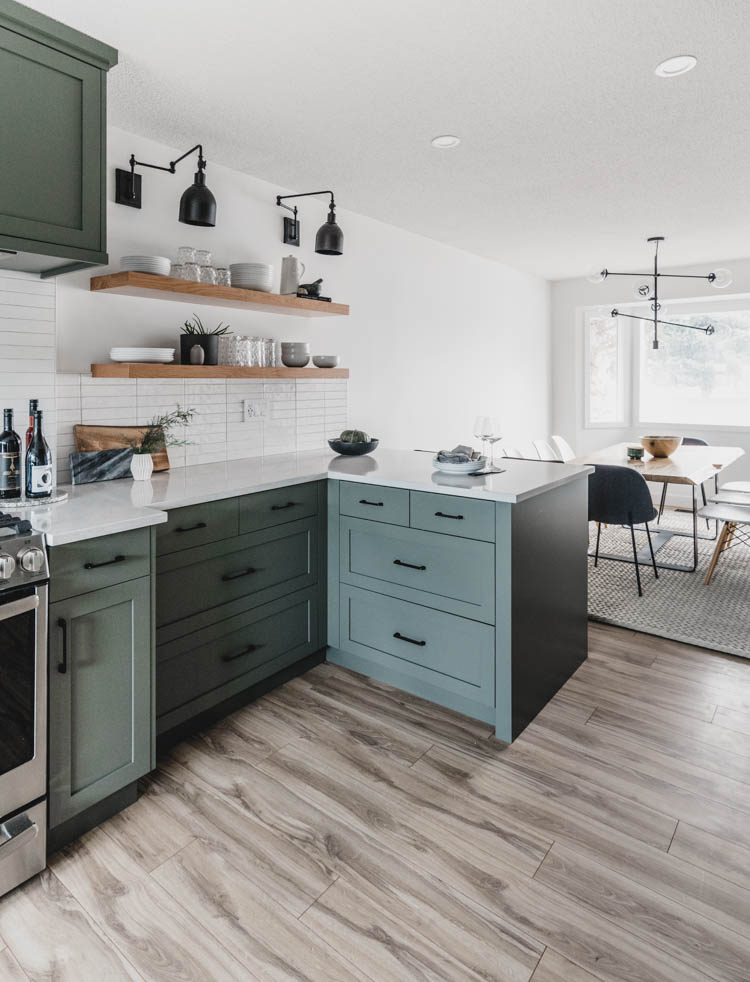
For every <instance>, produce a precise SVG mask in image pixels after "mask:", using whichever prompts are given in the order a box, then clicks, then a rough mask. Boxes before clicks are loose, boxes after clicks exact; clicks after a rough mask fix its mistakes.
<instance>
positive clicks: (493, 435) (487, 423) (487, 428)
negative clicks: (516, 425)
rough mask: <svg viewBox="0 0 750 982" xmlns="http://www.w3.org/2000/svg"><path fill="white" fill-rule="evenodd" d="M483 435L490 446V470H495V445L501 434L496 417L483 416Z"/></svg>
mask: <svg viewBox="0 0 750 982" xmlns="http://www.w3.org/2000/svg"><path fill="white" fill-rule="evenodd" d="M484 434H485V439H486V440H487V442H488V443H489V445H490V469H491V470H493V471H494V470H496V467H495V444H496V443H497V442H498V440H502V438H503V437H502V433H501V432H500V420H499V419H498V418H497V416H485V417H484Z"/></svg>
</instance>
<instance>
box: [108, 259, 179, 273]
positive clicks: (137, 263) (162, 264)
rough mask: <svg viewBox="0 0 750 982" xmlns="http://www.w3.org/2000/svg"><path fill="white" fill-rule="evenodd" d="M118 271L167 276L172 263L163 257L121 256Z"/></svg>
mask: <svg viewBox="0 0 750 982" xmlns="http://www.w3.org/2000/svg"><path fill="white" fill-rule="evenodd" d="M120 269H121V270H123V271H128V272H131V273H154V274H156V276H169V273H170V270H171V269H172V263H171V262H170V261H169V260H168V259H167V258H166V257H164V256H123V257H122V259H121V260H120Z"/></svg>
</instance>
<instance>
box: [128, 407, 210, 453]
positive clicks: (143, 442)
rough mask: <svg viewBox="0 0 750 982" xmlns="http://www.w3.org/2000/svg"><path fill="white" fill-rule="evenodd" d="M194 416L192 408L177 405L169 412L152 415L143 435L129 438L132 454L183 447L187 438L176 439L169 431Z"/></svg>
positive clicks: (186, 442)
mask: <svg viewBox="0 0 750 982" xmlns="http://www.w3.org/2000/svg"><path fill="white" fill-rule="evenodd" d="M193 416H195V410H194V409H183V408H182V407H181V406H179V405H178V406H177V408H176V409H173V410H172V412H171V413H163V414H162V415H161V416H154V417H153V418H152V419H151V420H149V422H148V423H146V430H145V432H144V434H143V436H142V437H141V438H140V439H137V440H129V441H128V446H129V447H130V449H131V450H132V451H133V453H134V454H147V453H158V452H159V451H160V450H164V449H165V448H166V447H185V446H187V445H188V444H189V443H190V441H189V440H176V439H175V438H174V437H173V436H172V435H171V431H172V430H173V429H174V427H175V426H187V425H188V423H189V422H190V420H191V419H192V418H193Z"/></svg>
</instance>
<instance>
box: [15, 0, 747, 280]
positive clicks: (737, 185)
mask: <svg viewBox="0 0 750 982" xmlns="http://www.w3.org/2000/svg"><path fill="white" fill-rule="evenodd" d="M30 6H32V7H34V8H36V9H37V10H40V11H43V12H44V13H47V14H50V15H51V16H53V17H56V18H57V19H59V20H62V21H64V22H65V23H67V24H70V25H71V26H73V27H76V28H79V29H80V30H83V31H85V32H86V33H88V34H92V35H93V36H94V37H98V38H100V39H101V40H103V41H107V42H108V43H110V44H112V45H114V46H115V47H117V48H118V49H119V51H120V64H119V66H118V67H117V68H116V69H115V70H114V71H113V72H112V73H111V74H110V86H109V93H110V95H109V99H110V121H111V122H112V123H114V124H115V125H117V126H121V127H123V128H125V129H129V130H131V131H134V132H136V133H140V134H143V135H144V136H148V137H152V138H154V139H158V140H162V141H164V142H165V143H168V144H172V145H174V146H176V147H182V146H185V148H187V147H188V146H190V145H191V144H192V143H194V142H197V141H198V140H200V141H202V142H203V144H204V146H205V148H206V153H207V157H208V160H209V163H210V161H211V160H214V161H217V162H220V163H222V164H226V165H227V166H230V167H234V168H237V169H239V170H243V171H246V172H247V173H249V174H253V175H254V176H256V177H260V178H263V179H265V180H267V181H270V182H272V183H275V184H278V185H279V186H281V187H290V188H295V189H299V190H300V191H306V190H315V189H316V188H318V187H321V188H326V187H332V188H333V189H334V190H335V192H336V200H337V202H338V203H339V204H340V205H341V207H342V208H346V209H351V210H353V211H356V212H360V213H362V214H365V215H369V216H372V217H374V218H378V219H380V220H382V221H384V222H389V223H391V224H394V225H398V226H401V227H403V228H406V229H410V230H412V231H414V232H418V233H421V234H423V235H427V236H429V237H431V238H434V239H438V240H440V241H443V242H447V243H450V244H451V245H455V246H458V247H459V248H461V249H467V250H469V251H471V252H476V253H478V254H480V255H483V256H488V257H490V258H493V259H497V260H500V261H502V262H504V263H508V264H509V265H511V266H515V267H518V268H520V269H525V270H529V271H532V272H535V273H539V274H541V275H543V276H546V277H548V278H551V279H557V278H563V277H569V276H576V275H580V274H582V273H585V272H587V271H588V270H589V269H590V268H592V266H601V265H608V266H609V267H610V268H612V269H615V268H618V267H621V268H634V267H635V268H639V267H642V266H643V264H644V262H647V260H648V257H649V255H650V247H646V245H645V241H644V240H645V239H646V237H647V236H649V235H655V234H661V235H666V236H667V238H668V241H667V243H666V244H665V247H664V250H663V258H664V262H665V263H667V264H669V265H676V264H682V263H692V262H704V261H708V262H710V261H713V260H717V259H723V258H731V257H740V256H748V255H750V180H748V163H749V162H750V114H749V113H748V93H749V92H750V57H748V54H749V50H748V41H747V39H748V36H749V32H750V2H748V0H714V2H712V3H708V2H707V0H376V2H373V0H367V2H363V0H264V2H262V3H261V2H258V0H210V2H208V0H202V2H198V0H170V2H163V0H162V2H160V0H120V2H117V3H115V2H111V0H104V2H102V0H31V2H30ZM681 53H690V54H695V55H696V56H697V57H698V59H699V61H698V67H697V68H696V69H695V70H694V71H692V72H690V73H689V74H687V75H684V76H681V77H678V78H673V79H660V78H657V77H656V76H655V75H654V67H655V65H656V64H657V63H658V62H659V61H661V60H663V59H664V58H666V57H669V56H671V55H675V54H681ZM440 133H455V134H457V135H459V136H460V137H461V140H462V143H461V145H460V146H459V147H458V148H457V149H455V150H448V151H438V150H434V149H432V148H431V146H430V139H431V138H432V137H433V136H435V135H437V134H440Z"/></svg>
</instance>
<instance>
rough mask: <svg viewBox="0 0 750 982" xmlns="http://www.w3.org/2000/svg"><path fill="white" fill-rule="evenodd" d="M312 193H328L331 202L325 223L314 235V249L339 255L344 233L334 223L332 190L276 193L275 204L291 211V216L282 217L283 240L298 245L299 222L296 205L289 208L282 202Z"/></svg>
mask: <svg viewBox="0 0 750 982" xmlns="http://www.w3.org/2000/svg"><path fill="white" fill-rule="evenodd" d="M314 194H330V196H331V203H330V205H329V209H328V218H327V219H326V221H325V224H323V225H321V226H320V228H319V229H318V232H317V234H316V236H315V251H316V252H318V253H320V254H321V255H323V256H341V255H343V252H344V233H343V232H342V231H341V229H340V227H339V226H338V225H337V224H336V202H335V201H334V199H333V191H305V192H304V193H303V194H277V195H276V204H277V205H278V206H279V207H280V208H286V210H287V211H291V213H292V215H293V216H294V217H293V218H285V219H284V242H286V243H287V245H297V246H298V245H299V242H300V239H299V231H300V223H299V221H298V220H297V206H296V205H295V206H294V207H293V208H290V207H289V205H284V204H282V201H285V200H286V199H287V198H309V197H310V196H311V195H314Z"/></svg>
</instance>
